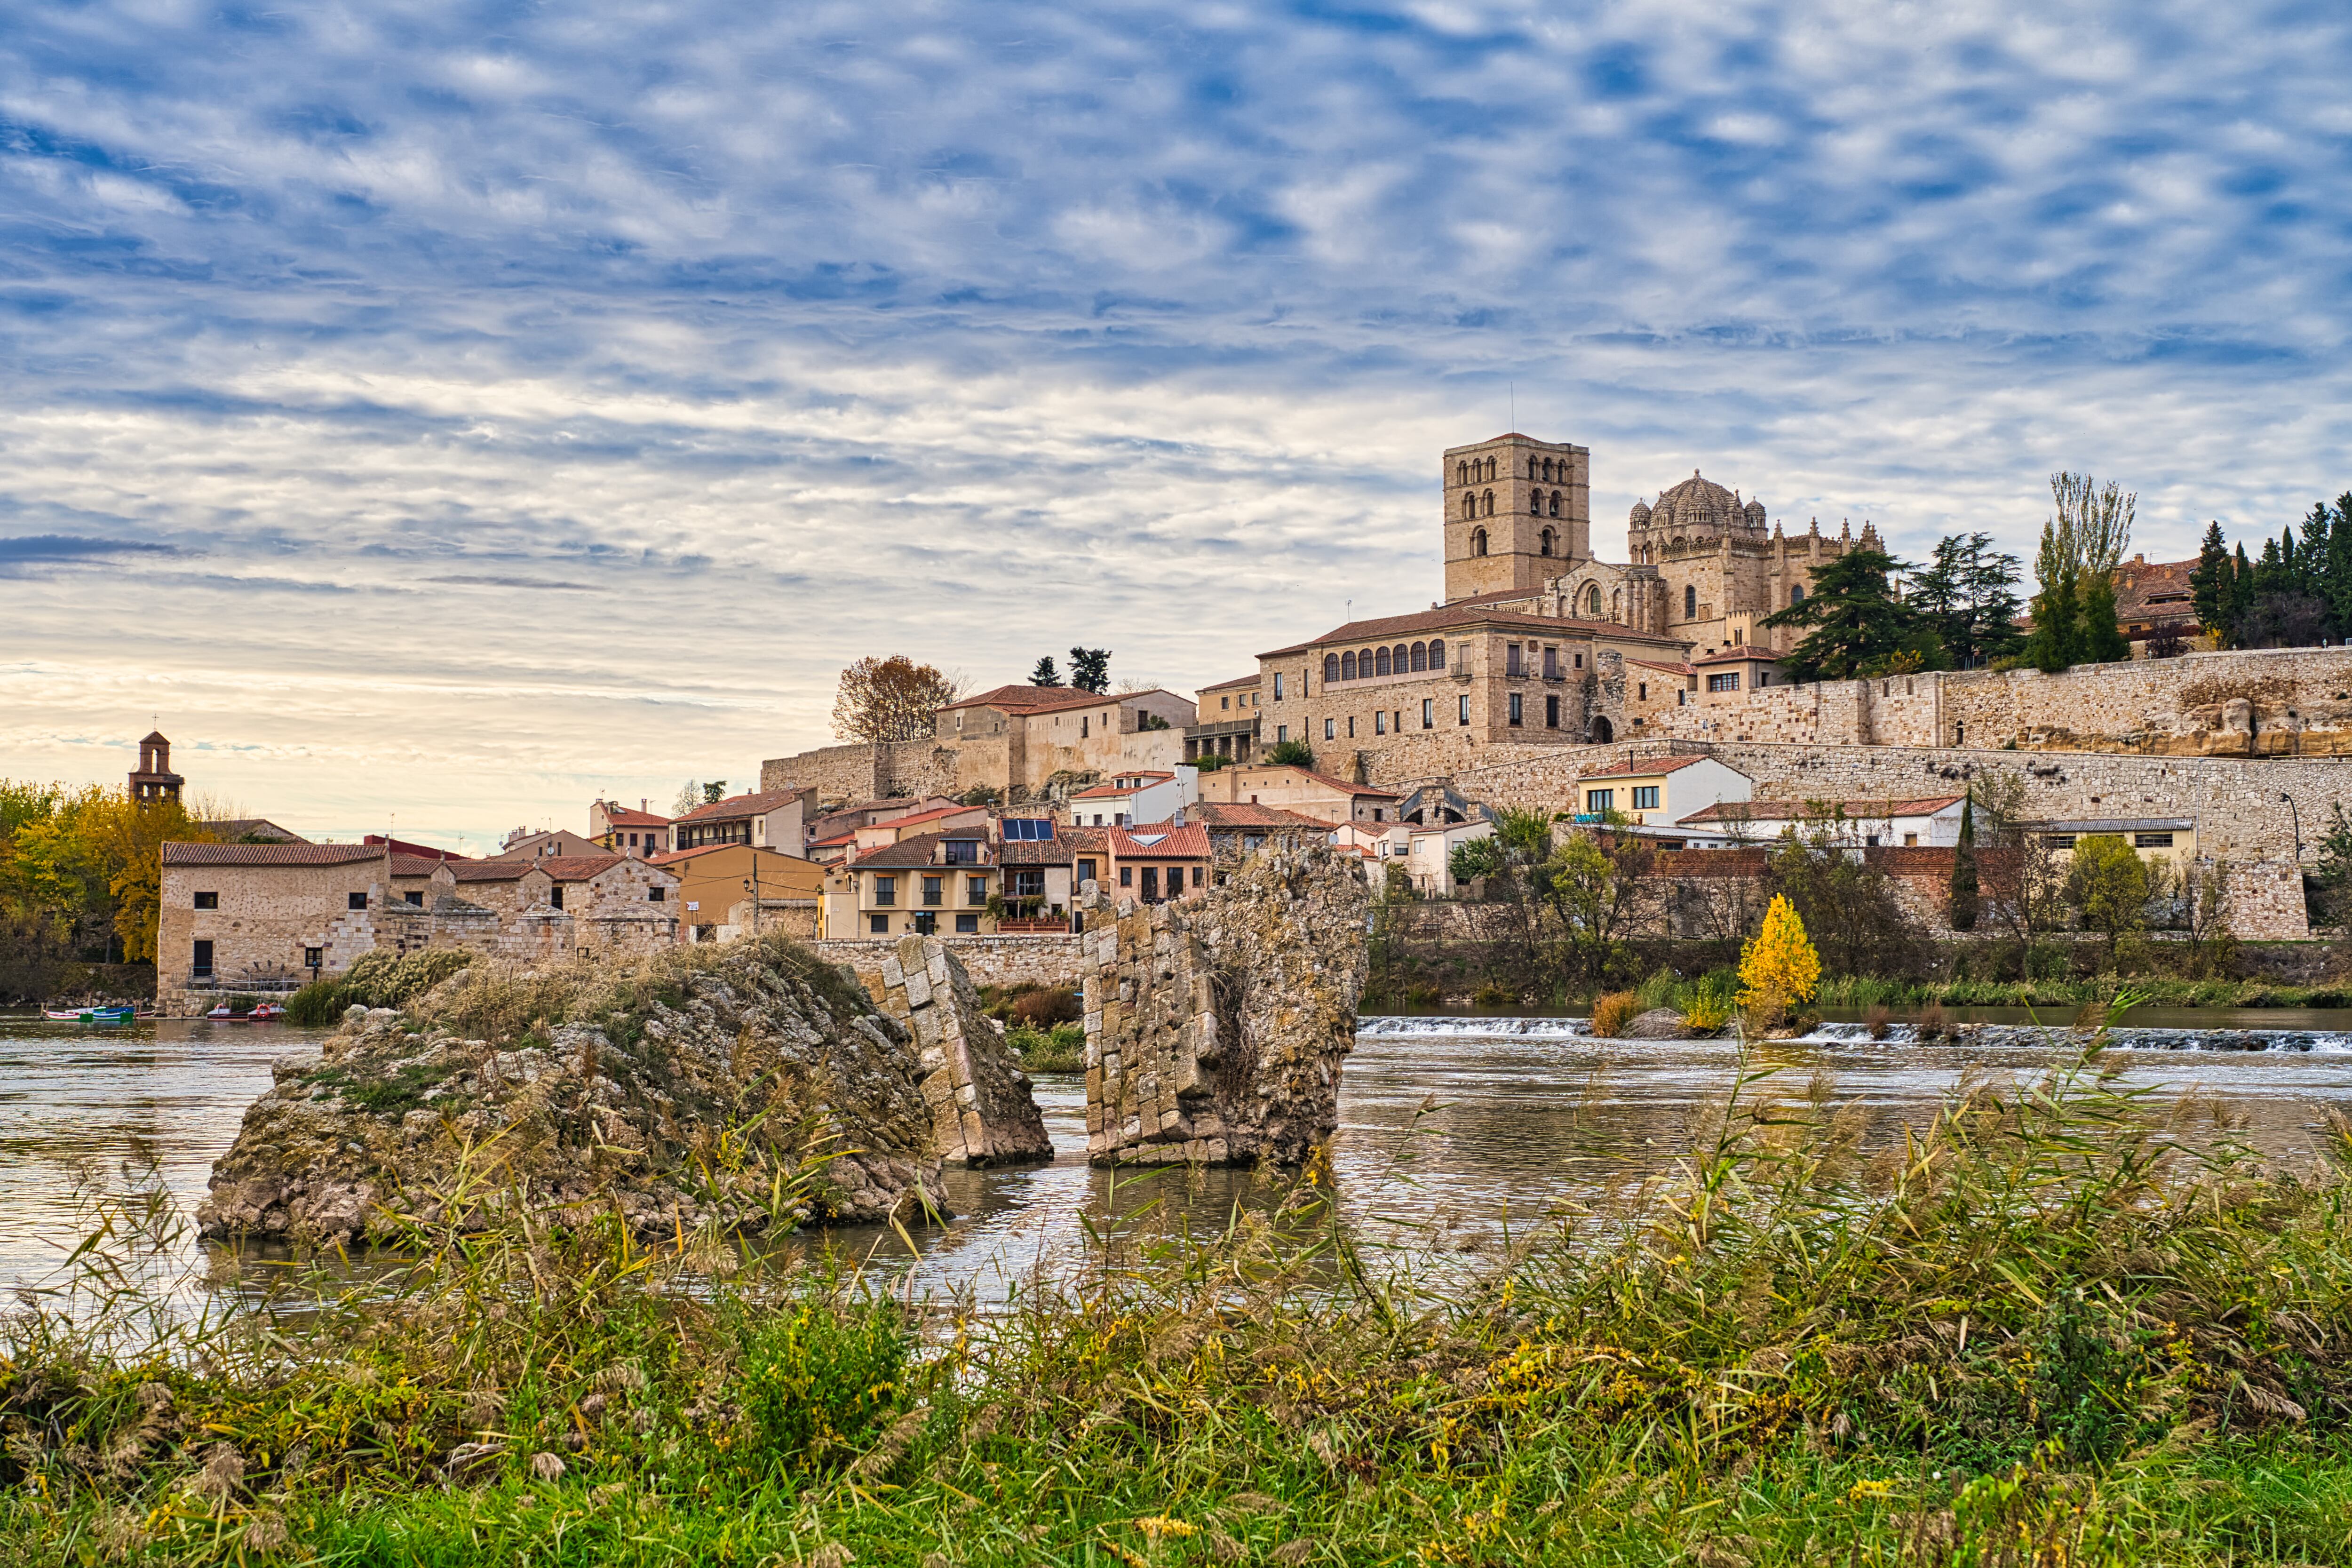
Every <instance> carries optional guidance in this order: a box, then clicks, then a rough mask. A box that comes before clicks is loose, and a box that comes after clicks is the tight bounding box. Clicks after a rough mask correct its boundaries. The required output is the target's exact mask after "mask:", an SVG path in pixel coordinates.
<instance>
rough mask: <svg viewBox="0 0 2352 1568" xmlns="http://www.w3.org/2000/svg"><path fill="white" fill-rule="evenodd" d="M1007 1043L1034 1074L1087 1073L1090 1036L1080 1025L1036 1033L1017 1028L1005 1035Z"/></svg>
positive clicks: (1057, 1026) (1025, 1066)
mask: <svg viewBox="0 0 2352 1568" xmlns="http://www.w3.org/2000/svg"><path fill="white" fill-rule="evenodd" d="M1004 1043H1005V1044H1006V1045H1007V1046H1010V1047H1012V1048H1013V1054H1014V1055H1016V1056H1018V1057H1019V1058H1021V1065H1022V1066H1023V1067H1024V1068H1027V1069H1028V1070H1029V1071H1031V1072H1083V1071H1085V1070H1086V1066H1087V1032H1086V1030H1085V1029H1083V1028H1081V1027H1079V1026H1077V1025H1076V1024H1056V1025H1055V1026H1053V1027H1052V1028H1051V1029H1033V1028H1031V1027H1029V1026H1027V1025H1025V1024H1015V1025H1013V1026H1012V1027H1011V1028H1009V1029H1007V1030H1005V1031H1004Z"/></svg>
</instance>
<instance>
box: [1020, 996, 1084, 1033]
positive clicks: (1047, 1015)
mask: <svg viewBox="0 0 2352 1568" xmlns="http://www.w3.org/2000/svg"><path fill="white" fill-rule="evenodd" d="M1011 1012H1012V1015H1013V1022H1014V1023H1016V1024H1025V1025H1027V1026H1029V1027H1030V1028H1032V1029H1050V1028H1052V1027H1053V1026H1055V1025H1056V1024H1075V1023H1076V1022H1078V1020H1080V1019H1081V1018H1084V1017H1085V1016H1087V1013H1086V1005H1085V1004H1084V1003H1083V1002H1081V1001H1079V1000H1078V994H1077V993H1076V992H1075V991H1053V990H1045V989H1039V990H1035V991H1024V992H1023V993H1022V994H1019V995H1017V996H1015V997H1013V999H1012V1006H1011Z"/></svg>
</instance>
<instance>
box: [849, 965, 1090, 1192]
mask: <svg viewBox="0 0 2352 1568" xmlns="http://www.w3.org/2000/svg"><path fill="white" fill-rule="evenodd" d="M881 1002H882V1011H883V1012H885V1013H887V1014H888V1015H889V1016H891V1017H893V1018H895V1019H897V1020H898V1023H899V1024H900V1025H901V1026H904V1027H905V1029H906V1030H907V1032H908V1034H909V1035H910V1036H911V1037H913V1039H914V1042H915V1052H916V1062H917V1065H918V1067H919V1070H920V1071H921V1073H922V1089H923V1103H924V1104H925V1105H927V1106H929V1109H930V1114H931V1132H932V1142H933V1145H934V1146H935V1147H936V1148H937V1149H938V1150H939V1152H940V1156H941V1157H942V1158H943V1159H945V1160H946V1161H947V1163H949V1164H950V1165H963V1166H970V1167H979V1166H983V1165H1009V1164H1017V1163H1021V1162H1023V1161H1026V1160H1050V1159H1052V1158H1053V1157H1054V1145H1053V1144H1052V1143H1051V1142H1048V1141H1047V1139H1046V1137H1045V1116H1044V1115H1043V1114H1042V1113H1041V1112H1040V1111H1039V1110H1038V1109H1037V1101H1036V1100H1035V1099H1034V1097H1033V1096H1032V1095H1031V1093H1030V1090H1029V1076H1028V1075H1027V1074H1026V1073H1024V1072H1023V1071H1022V1070H1021V1063H1020V1061H1019V1060H1018V1059H1017V1058H1015V1057H1014V1056H1013V1047H1010V1046H1008V1045H1006V1044H1005V1043H1004V1028H1003V1026H1002V1025H1001V1024H999V1023H997V1021H996V1020H995V1019H993V1018H992V1017H990V1016H988V1015H987V1014H985V1013H983V1012H982V1011H981V1010H980V993H979V992H978V991H976V990H974V989H973V988H972V984H971V976H969V975H967V974H966V973H964V968H963V965H962V964H961V963H957V962H956V958H955V955H954V954H953V953H951V952H949V951H948V944H947V943H946V942H942V941H940V939H939V938H938V937H935V936H909V937H903V938H901V939H900V940H899V942H898V952H896V953H895V954H894V955H893V956H891V957H889V958H887V959H885V960H883V961H882V996H881Z"/></svg>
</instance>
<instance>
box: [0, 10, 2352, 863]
mask: <svg viewBox="0 0 2352 1568" xmlns="http://www.w3.org/2000/svg"><path fill="white" fill-rule="evenodd" d="M2347 33H2352V22H2348V21H2347V14H2346V13H2345V11H2344V10H2343V8H2342V7H2341V6H2326V5H2241V6H2235V7H2214V6H2210V5H2177V4H2160V3H2159V4H2147V3H2138V4H2132V5H2122V4H2116V5H2077V6H2073V7H2052V6H2049V5H1990V4H1976V5H1970V4H1964V3H1963V4H1936V5H1912V4H1888V3H1885V0H1878V3H1873V4H1866V5H1865V4H1853V5H1830V4H1812V5H1801V4H1784V5H1773V4H1759V5H1725V4H1719V3H1718V4H1707V5H1698V4H1673V3H1666V0H1652V3H1646V4H1623V5H1585V6H1556V7H1545V8H1538V7H1530V6H1525V5H1476V4H1466V3H1451V0H1440V3H1433V4H1424V5H1330V4H1324V5H1294V6H1289V7H1275V6H1248V5H1220V4H1214V3H1206V4H1203V3H1198V0H1196V3H1194V4H1190V5H1181V6H1176V5H1168V6H1162V5H1095V6H1079V5H1051V4H1038V3H1035V0H1023V3H1022V4H1018V5H1000V4H990V3H985V0H982V3H976V4H966V5H957V6H946V5H919V4H898V5H891V4H875V3H871V0H868V3H866V4H859V5H828V4H823V3H817V4H803V5H792V6H777V7H744V6H740V5H716V4H698V3H690V0H671V3H667V4H665V3H659V0H656V3H652V4H647V3H642V0H641V3H638V4H633V5H626V6H619V5H593V4H580V5H568V6H540V5H435V4H429V3H425V0H415V3H410V4H389V5H371V6H365V7H352V6H341V5H326V6H320V5H274V6H270V7H268V8H263V7H261V6H259V5H234V4H232V5H219V4H216V3H209V0H208V3H207V4H204V5H196V4H184V3H177V0H151V3H146V4H104V3H96V4H85V5H49V6H43V7H37V8H35V7H25V8H20V9H17V10H16V11H13V12H11V13H9V14H8V15H7V16H5V18H0V375H5V390H6V396H5V400H0V773H7V774H12V775H15V776H19V777H22V776H26V775H28V774H30V775H35V776H40V777H63V778H69V779H98V778H107V779H111V778H117V777H119V776H120V775H121V773H122V772H124V771H125V770H126V768H127V767H128V765H129V762H130V747H129V742H131V740H132V739H133V738H135V737H136V736H137V735H139V734H140V733H142V732H143V731H145V730H146V729H147V727H148V725H149V724H150V722H151V721H157V720H160V721H161V723H162V724H163V729H164V731H166V732H167V733H169V734H170V735H172V736H173V739H174V741H175V742H178V743H179V748H180V749H179V752H178V762H179V764H180V767H181V771H182V772H184V773H188V774H189V775H190V776H191V778H192V780H193V781H194V784H196V785H197V786H199V787H202V788H205V789H208V790H210V791H212V792H214V793H215V794H218V795H225V796H227V797H230V798H233V799H235V800H236V801H238V802H240V803H242V804H243V805H245V806H246V807H247V809H250V810H254V811H262V812H267V813H268V814H269V815H271V816H276V817H278V819H279V820H282V821H285V822H287V823H288V824H289V826H298V827H303V828H307V829H310V830H313V831H318V832H336V831H354V830H357V829H360V828H363V827H369V826H378V825H380V824H382V823H383V822H385V821H387V820H392V821H396V823H397V825H398V826H399V829H400V831H401V832H402V834H403V835H404V837H434V838H437V839H439V840H440V841H443V842H448V843H453V844H454V843H457V842H459V841H460V840H461V839H462V840H463V841H465V842H467V843H468V844H470V845H472V846H473V847H480V846H481V845H482V844H484V843H485V842H486V841H488V839H489V838H490V837H492V836H494V835H495V834H497V833H498V832H499V831H501V830H503V829H505V828H507V827H510V826H516V825H518V824H522V823H530V824H533V825H538V824H543V823H550V822H552V823H557V824H561V825H564V826H574V827H578V826H583V825H584V824H583V818H584V811H585V803H586V802H587V800H588V799H589V798H591V797H592V796H593V795H596V794H599V793H605V792H609V793H612V794H614V795H620V796H622V797H624V798H629V799H634V798H635V797H637V796H639V795H651V796H654V797H655V798H656V799H657V800H658V799H662V798H666V797H667V796H670V795H675V793H676V791H677V784H678V783H679V782H680V781H681V780H682V779H684V778H686V777H688V776H694V777H698V778H710V777H719V778H725V779H727V780H729V781H730V783H738V784H740V783H742V782H747V781H748V780H750V779H751V777H753V776H754V775H755V773H756V769H757V765H758V762H759V759H760V758H761V757H763V756H769V755H775V754H778V753H781V752H786V751H791V750H796V749H799V748H801V747H803V746H808V745H814V744H820V743H824V742H826V741H828V740H829V739H830V736H829V725H828V721H829V713H830V708H831V698H832V688H833V683H834V678H835V674H836V672H837V671H838V669H839V668H840V667H841V666H842V665H844V664H845V663H847V662H849V660H851V659H852V658H856V657H857V656H859V655H861V654H865V653H870V652H871V653H887V652H894V651H896V652H905V653H908V654H911V655H914V656H916V657H918V658H928V659H930V660H934V661H936V662H939V663H940V664H942V665H946V666H950V667H953V668H957V669H960V670H961V671H962V672H964V673H966V674H968V675H969V676H970V677H971V678H972V679H974V680H976V681H982V682H988V683H993V682H996V681H998V680H1003V679H1017V678H1018V677H1019V676H1020V675H1021V674H1023V673H1024V672H1025V670H1026V669H1027V668H1028V666H1029V664H1030V662H1031V661H1032V660H1033V659H1034V658H1035V657H1036V655H1037V654H1039V653H1041V652H1045V651H1058V650H1062V649H1066V648H1067V647H1069V646H1070V645H1071V644H1072V643H1074V642H1085V643H1087V644H1090V645H1101V646H1106V647H1111V648H1112V649H1113V650H1114V652H1115V657H1114V660H1113V671H1114V673H1115V674H1116V675H1118V676H1123V677H1130V678H1137V679H1149V680H1152V681H1155V682H1159V683H1162V684H1166V685H1169V686H1171V687H1174V688H1177V689H1183V690H1187V691H1189V690H1191V689H1192V688H1193V687H1195V686H1197V685H1200V684H1202V683H1205V682H1208V681H1211V680H1216V679H1223V678H1225V677H1227V676H1230V675H1233V674H1236V673H1239V672H1241V671H1242V670H1244V669H1246V668H1249V667H1250V666H1249V659H1250V656H1251V655H1253V654H1254V653H1255V651H1256V650H1257V649H1259V648H1261V647H1271V646H1276V645H1278V644H1279V643H1281V642H1283V641H1287V640H1291V639H1293V638H1295V637H1300V636H1305V635H1309V634H1312V633H1313V632H1316V631H1318V630H1321V629H1323V628H1324V627H1326V626H1329V625H1331V624H1334V623H1336V622H1337V621H1339V619H1340V618H1342V616H1343V615H1344V614H1345V613H1346V609H1347V607H1348V606H1349V604H1350V603H1352V605H1353V607H1354V610H1355V613H1357V614H1359V615H1363V614H1380V613H1393V612H1397V611H1402V610H1405V609H1410V608H1415V607H1419V606H1421V605H1425V604H1426V603H1427V602H1428V601H1429V600H1430V599H1431V598H1433V597H1434V596H1435V595H1436V594H1437V593H1438V591H1439V559H1438V536H1437V520H1438V516H1439V508H1440V505H1441V495H1440V491H1439V488H1438V461H1437V457H1438V453H1439V451H1440V450H1441V449H1442V448H1443V447H1445V446H1447V445H1450V444H1456V443H1460V442H1464V441H1468V440H1475V439H1480V438H1483V437H1487V436H1491V435H1493V434H1496V433H1497V432H1499V431H1500V430H1502V429H1504V428H1505V427H1506V426H1507V425H1508V424H1509V423H1510V422H1511V420H1512V417H1513V413H1514V410H1516V416H1517V425H1518V426H1519V427H1520V428H1522V429H1525V430H1528V431H1529V432H1530V433H1533V434H1537V435H1540V436H1544V437H1551V438H1556V439H1567V440H1573V441H1577V442H1580V443H1582V444H1584V445H1587V446H1589V447H1591V449H1592V454H1593V460H1592V468H1593V514H1594V519H1595V522H1594V529H1593V536H1594V542H1595V544H1596V546H1597V547H1598V548H1600V549H1601V552H1603V553H1606V554H1614V553H1616V552H1617V551H1618V550H1619V549H1621V548H1622V541H1623V532H1622V526H1623V519H1624V515H1625V511H1626V510H1627V508H1629V507H1630V506H1631V505H1632V503H1633V500H1635V499H1637V498H1638V497H1641V496H1645V495H1654V494H1655V492H1656V491H1657V489H1659V488H1660V487H1661V486H1663V485H1666V484H1671V483H1673V482H1674V481H1675V480H1676V479H1679V478H1682V477H1684V476H1686V475H1687V474H1688V473H1689V472H1690V470H1691V469H1692V468H1694V467H1697V468H1704V469H1705V470H1706V473H1707V474H1708V476H1709V477H1710V478H1714V479H1719V480H1721V481H1722V482H1724V483H1727V484H1730V485H1735V486H1738V488H1740V489H1742V490H1743V491H1745V492H1746V493H1747V494H1749V495H1752V496H1758V497H1760V498H1761V499H1762V500H1764V501H1765V503H1766V505H1767V507H1768V508H1769V510H1770V511H1771V513H1772V515H1773V516H1774V517H1775V518H1776V519H1780V520H1785V521H1788V522H1790V524H1792V525H1794V526H1796V527H1802V526H1803V525H1804V522H1805V521H1806V519H1808V518H1809V517H1813V516H1818V517H1820V518H1821V519H1822V521H1824V523H1827V524H1830V525H1832V526H1834V524H1835V522H1836V521H1838V520H1840V519H1845V518H1851V519H1852V520H1853V522H1854V524H1855V526H1857V527H1859V525H1860V523H1861V521H1862V520H1864V518H1869V519H1873V520H1874V521H1877V522H1878V524H1879V525H1880V527H1881V529H1882V530H1883V531H1885V532H1886V533H1887V534H1888V536H1889V538H1890V539H1891V540H1892V541H1893V542H1894V543H1895V546H1896V548H1897V549H1898V551H1901V552H1910V553H1913V554H1916V553H1918V552H1921V551H1923V550H1924V549H1925V548H1926V547H1927V546H1928V545H1929V544H1931V543H1932V542H1933V541H1934V539H1935V538H1936V537H1937V534H1939V533H1941V532H1945V531H1951V530H1954V529H1959V528H1969V529H1976V528H1982V529H1987V530H1990V531H1992V532H1994V533H1995V534H1996V535H1998V536H2000V538H2001V539H2002V540H2003V541H2004V542H2007V543H2008V544H2010V545H2011V547H2012V548H2016V549H2019V550H2020V551H2021V552H2028V553H2030V540H2031V538H2032V534H2033V532H2034V531H2036V530H2037V529H2038V527H2039V525H2040V521H2041V520H2042V516H2043V515H2044V513H2045V512H2046V510H2047V505H2046V501H2047V490H2046V476H2047V475H2048V473H2049V472H2050V470H2051V469H2053V468H2060V467H2071V468H2088V469H2090V470H2092V471H2093V472H2094V473H2095V474H2097V475H2098V476H2100V477H2101V478H2108V477H2113V478H2116V479H2120V480H2122V481H2123V482H2125V483H2126V485H2127V486H2128V487H2130V488H2132V489H2136V490H2137V492H2138V494H2139V498H2140V501H2139V517H2140V526H2139V530H2138V535H2137V543H2138V544H2139V545H2141V546H2143V547H2144V548H2146V549H2147V551H2148V552H2149V553H2150V554H2151V556H2157V555H2163V556H2174V555H2179V554H2184V553H2187V552H2189V550H2190V549H2191V548H2192V547H2193V543H2194V540H2195V536H2196V533H2197V531H2199V530H2200V529H2201V527H2202V525H2203V523H2204V522H2205V521H2206V520H2207V519H2209V518H2217V519H2220V520H2221V521H2222V522H2223V524H2224V526H2225V527H2226V528H2227V529H2229V530H2230V531H2231V533H2232V535H2233V536H2235V535H2237V534H2240V533H2244V534H2248V535H2252V536H2257V537H2258V536H2260V535H2262V534H2263V533H2267V532H2270V531H2274V530H2275V529H2276V528H2277V527H2278V525H2280V524H2281V523H2284V522H2287V521H2294V520H2295V519H2296V518H2298V517H2299V516H2300V515H2301V514H2302V513H2303V512H2304V511H2305V510H2307V509H2308V507H2309V505H2310V503H2311V501H2312V500H2315V499H2316V498H2317V497H2319V496H2321V495H2323V494H2324V495H2329V496H2332V495H2334V494H2336V492H2337V491H2339V490H2341V489H2346V488H2347V486H2352V462H2347V459H2346V457H2345V453H2346V449H2347V440H2346V437H2347V424H2352V416H2347V412H2346V410H2347V406H2352V398H2347V390H2352V389H2347V374H2346V372H2345V369H2344V358H2345V338H2346V324H2347V323H2346V318H2347V265H2352V261H2347V258H2352V246H2347V237H2352V236H2347V230H2352V199H2347V198H2348V197H2352V190H2347V185H2352V156H2348V155H2347V148H2352V92H2347V90H2346V88H2345V83H2346V82H2347V80H2352V37H2347Z"/></svg>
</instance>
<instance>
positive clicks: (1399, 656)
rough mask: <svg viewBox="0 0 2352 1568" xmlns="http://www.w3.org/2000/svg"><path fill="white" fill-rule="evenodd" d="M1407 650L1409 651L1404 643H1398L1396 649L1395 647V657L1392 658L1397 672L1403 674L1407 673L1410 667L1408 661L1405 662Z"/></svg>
mask: <svg viewBox="0 0 2352 1568" xmlns="http://www.w3.org/2000/svg"><path fill="white" fill-rule="evenodd" d="M1407 651H1408V650H1407V649H1406V647H1405V646H1404V644H1402V643H1399V644H1397V645H1396V647H1395V649H1394V658H1392V659H1391V664H1392V665H1393V667H1394V668H1395V669H1396V672H1397V673H1398V674H1399V675H1403V674H1405V673H1407V669H1408V667H1407V665H1406V662H1405V657H1406V653H1407Z"/></svg>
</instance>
